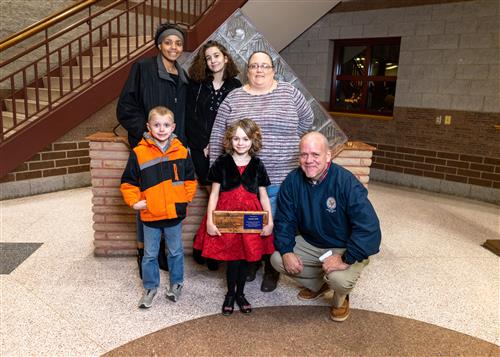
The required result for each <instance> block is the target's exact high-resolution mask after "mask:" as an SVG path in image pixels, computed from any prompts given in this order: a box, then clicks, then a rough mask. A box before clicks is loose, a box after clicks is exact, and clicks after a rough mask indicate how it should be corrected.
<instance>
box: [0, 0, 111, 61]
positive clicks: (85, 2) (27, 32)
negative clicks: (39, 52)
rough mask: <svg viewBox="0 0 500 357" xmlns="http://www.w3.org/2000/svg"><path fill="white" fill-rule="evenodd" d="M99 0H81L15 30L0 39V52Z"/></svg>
mask: <svg viewBox="0 0 500 357" xmlns="http://www.w3.org/2000/svg"><path fill="white" fill-rule="evenodd" d="M99 1H101V0H82V1H81V2H79V3H78V4H75V5H72V6H70V7H68V8H66V9H64V10H61V11H59V12H58V13H56V14H54V15H51V16H48V17H46V18H45V19H43V20H40V21H38V22H36V23H34V24H33V25H30V26H28V27H26V28H25V29H23V30H21V31H19V32H16V33H15V34H13V35H11V36H9V37H7V38H5V39H3V40H2V41H0V52H1V51H3V50H6V49H7V48H9V47H12V46H14V45H16V44H18V43H20V42H22V41H24V40H26V39H27V38H29V37H31V36H33V35H35V34H37V33H39V32H42V31H44V30H45V29H48V28H49V27H51V26H53V25H55V24H57V23H59V22H61V21H63V20H65V19H67V18H69V17H71V16H73V15H75V14H77V13H79V12H80V11H82V10H85V9H87V8H89V7H90V6H92V5H93V4H95V3H97V2H99Z"/></svg>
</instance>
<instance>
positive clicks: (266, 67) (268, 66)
mask: <svg viewBox="0 0 500 357" xmlns="http://www.w3.org/2000/svg"><path fill="white" fill-rule="evenodd" d="M257 68H260V69H261V70H263V71H269V70H270V69H271V68H273V65H272V64H268V63H262V64H257V63H252V64H249V65H248V69H249V70H250V71H256V70H257Z"/></svg>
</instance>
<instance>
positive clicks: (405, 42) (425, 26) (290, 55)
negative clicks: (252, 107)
mask: <svg viewBox="0 0 500 357" xmlns="http://www.w3.org/2000/svg"><path fill="white" fill-rule="evenodd" d="M388 2H390V1H388ZM399 3H401V2H399ZM352 6H355V5H352ZM352 6H351V7H352ZM499 26H500V14H499V2H498V1H497V0H478V1H462V2H450V3H446V4H433V5H426V6H412V7H398V8H389V9H379V10H368V11H349V12H335V9H334V11H333V12H331V13H329V14H327V15H325V16H324V17H323V18H321V19H320V20H319V21H318V22H317V23H316V24H314V25H313V26H312V27H311V28H309V29H308V30H307V31H306V32H304V33H303V34H302V35H301V36H300V37H299V38H297V39H296V40H295V41H294V42H293V43H291V44H290V45H289V46H288V47H287V48H285V49H284V50H283V51H282V52H281V55H282V56H283V58H284V59H285V61H286V62H287V63H288V64H289V65H290V66H291V67H292V69H293V70H294V71H295V72H296V73H297V74H298V75H299V77H300V78H301V80H302V81H303V83H304V85H305V86H306V87H307V88H308V89H309V90H310V91H311V93H312V94H313V95H314V96H315V97H316V98H317V99H319V100H320V101H323V102H325V103H329V101H330V87H331V80H332V64H333V59H332V57H333V50H334V42H333V40H336V39H355V38H373V37H398V36H399V37H401V52H400V62H399V69H398V81H397V88H396V98H395V109H394V115H393V117H392V118H384V119H385V120H380V119H375V118H372V117H361V118H360V117H352V116H348V115H343V114H338V115H335V120H336V121H337V123H338V124H339V125H340V127H341V128H342V129H343V130H344V131H345V132H346V134H347V135H348V136H349V139H350V140H360V141H364V142H367V143H369V144H371V145H373V146H375V147H377V149H378V150H377V151H375V152H374V158H373V160H374V162H373V165H372V168H373V170H372V173H371V177H372V179H373V180H380V181H385V182H390V183H396V184H401V185H406V186H411V187H418V188H424V189H428V190H432V191H438V192H445V193H452V194H457V195H461V196H466V197H473V198H478V199H482V200H487V201H493V202H500V193H499V192H500V191H499V190H500V140H499V139H500V130H499V128H500V127H499V124H500V94H499V92H500V88H499V83H500V81H499V78H500V54H499V47H500V39H499ZM445 115H451V117H452V121H451V125H444V123H443V121H441V124H437V123H436V122H437V120H436V118H437V117H439V116H441V117H442V118H444V116H445ZM387 119H389V120H387Z"/></svg>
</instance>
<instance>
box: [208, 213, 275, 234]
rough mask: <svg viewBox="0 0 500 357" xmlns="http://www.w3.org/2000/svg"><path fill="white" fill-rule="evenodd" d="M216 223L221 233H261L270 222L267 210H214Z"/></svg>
mask: <svg viewBox="0 0 500 357" xmlns="http://www.w3.org/2000/svg"><path fill="white" fill-rule="evenodd" d="M212 219H213V222H214V224H215V225H216V226H217V228H218V229H219V232H220V233H261V232H262V229H263V228H264V226H266V225H267V222H268V214H267V212H266V211H214V212H213V215H212Z"/></svg>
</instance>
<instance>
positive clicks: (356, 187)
mask: <svg viewBox="0 0 500 357" xmlns="http://www.w3.org/2000/svg"><path fill="white" fill-rule="evenodd" d="M331 159H332V157H331V153H330V150H329V148H328V140H327V139H326V137H325V136H324V135H323V134H321V133H318V132H311V133H308V134H306V135H304V137H303V138H302V140H301V141H300V167H298V168H297V169H295V170H293V171H292V172H290V173H289V174H288V176H287V178H286V179H285V181H284V182H283V183H282V184H281V188H280V192H279V195H278V207H277V211H276V216H275V218H274V237H275V241H274V244H275V246H276V249H277V251H276V252H274V254H273V255H272V257H271V263H272V265H273V266H274V268H275V269H276V270H278V271H279V272H281V273H283V274H286V275H288V276H290V277H291V278H293V279H294V280H296V281H297V282H298V283H299V284H300V285H301V286H303V287H304V288H303V289H302V290H301V291H300V292H299V294H298V298H299V299H301V300H316V299H317V298H319V297H320V296H322V295H324V294H325V293H326V292H328V291H329V290H330V289H332V290H333V291H334V294H333V304H332V307H331V309H330V318H331V319H332V320H333V321H339V322H340V321H344V320H346V319H347V318H348V317H349V312H350V311H349V293H350V292H351V290H352V289H353V288H354V286H355V284H356V281H357V280H358V278H359V276H360V275H361V272H362V271H363V268H364V267H365V266H366V265H367V264H368V262H369V256H371V255H373V254H376V253H378V251H379V247H380V240H381V232H380V224H379V220H378V218H377V215H376V213H375V210H374V209H373V206H372V205H371V203H370V201H369V200H368V197H367V194H368V191H367V190H366V188H365V187H364V186H363V185H362V184H361V183H360V182H359V180H358V179H357V178H356V177H355V176H354V175H353V174H352V173H350V172H349V171H347V170H346V169H344V168H342V167H340V166H338V165H336V164H334V163H332V162H331ZM297 232H298V235H296V234H297Z"/></svg>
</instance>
